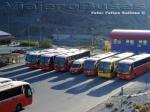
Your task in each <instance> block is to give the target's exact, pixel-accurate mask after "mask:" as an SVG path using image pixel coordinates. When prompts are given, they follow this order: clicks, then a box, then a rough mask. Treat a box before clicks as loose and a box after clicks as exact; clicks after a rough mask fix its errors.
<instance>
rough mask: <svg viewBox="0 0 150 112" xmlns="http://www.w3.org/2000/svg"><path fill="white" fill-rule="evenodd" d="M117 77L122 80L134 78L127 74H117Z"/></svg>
mask: <svg viewBox="0 0 150 112" xmlns="http://www.w3.org/2000/svg"><path fill="white" fill-rule="evenodd" d="M117 77H118V78H119V79H122V80H131V79H133V78H134V77H132V76H131V75H129V74H118V75H117Z"/></svg>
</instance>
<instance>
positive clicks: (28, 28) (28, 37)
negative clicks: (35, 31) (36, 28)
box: [27, 25, 30, 47]
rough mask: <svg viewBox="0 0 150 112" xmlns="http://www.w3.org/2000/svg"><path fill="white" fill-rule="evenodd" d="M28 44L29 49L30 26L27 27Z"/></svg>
mask: <svg viewBox="0 0 150 112" xmlns="http://www.w3.org/2000/svg"><path fill="white" fill-rule="evenodd" d="M27 30H28V44H29V47H30V25H28V29H27Z"/></svg>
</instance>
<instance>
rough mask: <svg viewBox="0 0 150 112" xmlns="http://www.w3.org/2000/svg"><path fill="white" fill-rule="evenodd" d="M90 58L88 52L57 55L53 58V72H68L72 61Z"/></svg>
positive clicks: (77, 51) (78, 51)
mask: <svg viewBox="0 0 150 112" xmlns="http://www.w3.org/2000/svg"><path fill="white" fill-rule="evenodd" d="M87 56H90V51H89V50H80V49H78V50H73V51H72V52H70V53H68V54H63V55H58V56H56V57H55V61H54V64H55V67H54V68H55V70H56V71H69V69H70V67H71V65H72V63H73V61H74V60H77V59H80V58H82V57H87Z"/></svg>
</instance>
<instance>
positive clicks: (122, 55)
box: [101, 52, 134, 62]
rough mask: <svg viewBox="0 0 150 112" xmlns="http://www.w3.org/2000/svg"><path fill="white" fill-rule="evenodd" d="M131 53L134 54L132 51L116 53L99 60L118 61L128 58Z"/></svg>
mask: <svg viewBox="0 0 150 112" xmlns="http://www.w3.org/2000/svg"><path fill="white" fill-rule="evenodd" d="M133 55H134V53H131V52H125V53H121V54H117V55H114V56H111V57H108V58H105V59H103V60H101V62H115V61H119V60H121V59H124V58H128V57H130V56H133Z"/></svg>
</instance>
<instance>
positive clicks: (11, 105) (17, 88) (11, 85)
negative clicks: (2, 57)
mask: <svg viewBox="0 0 150 112" xmlns="http://www.w3.org/2000/svg"><path fill="white" fill-rule="evenodd" d="M30 104H32V90H31V87H30V84H29V83H27V82H22V81H13V80H11V79H7V78H0V111H1V112H19V111H21V110H22V109H23V107H25V106H27V105H30Z"/></svg>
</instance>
